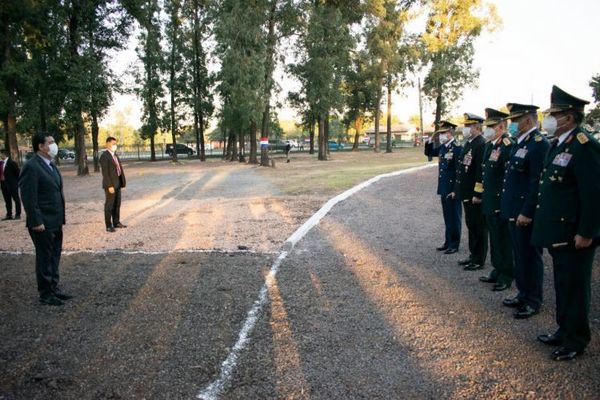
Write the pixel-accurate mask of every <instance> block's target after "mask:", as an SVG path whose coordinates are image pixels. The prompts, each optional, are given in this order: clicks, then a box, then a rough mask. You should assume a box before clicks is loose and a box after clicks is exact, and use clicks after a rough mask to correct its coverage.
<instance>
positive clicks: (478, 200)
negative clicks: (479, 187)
mask: <svg viewBox="0 0 600 400" xmlns="http://www.w3.org/2000/svg"><path fill="white" fill-rule="evenodd" d="M471 201H472V202H473V204H481V199H480V198H479V197H475V196H473V198H472V199H471Z"/></svg>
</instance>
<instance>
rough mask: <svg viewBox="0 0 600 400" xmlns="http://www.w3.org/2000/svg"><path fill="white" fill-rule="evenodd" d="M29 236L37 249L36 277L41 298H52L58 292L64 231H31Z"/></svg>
mask: <svg viewBox="0 0 600 400" xmlns="http://www.w3.org/2000/svg"><path fill="white" fill-rule="evenodd" d="M29 236H31V240H32V241H33V246H34V247H35V276H36V279H37V286H38V292H39V294H40V297H47V296H50V295H51V294H52V293H54V292H56V291H57V287H58V281H59V278H60V277H59V273H58V265H59V263H60V254H61V252H62V242H63V232H62V229H59V230H55V231H49V230H45V231H44V232H34V231H32V230H31V229H29Z"/></svg>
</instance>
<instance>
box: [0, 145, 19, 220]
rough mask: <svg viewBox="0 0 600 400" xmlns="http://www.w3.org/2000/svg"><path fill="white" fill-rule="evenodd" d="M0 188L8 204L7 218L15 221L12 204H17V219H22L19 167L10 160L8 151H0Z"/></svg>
mask: <svg viewBox="0 0 600 400" xmlns="http://www.w3.org/2000/svg"><path fill="white" fill-rule="evenodd" d="M0 186H1V187H2V196H3V197H4V203H6V217H4V218H3V219H2V220H3V221H6V220H10V219H13V215H12V203H13V201H14V202H15V217H14V218H15V219H21V198H20V197H19V165H18V164H17V163H16V162H14V161H13V160H11V159H10V153H9V152H8V150H5V149H2V150H0Z"/></svg>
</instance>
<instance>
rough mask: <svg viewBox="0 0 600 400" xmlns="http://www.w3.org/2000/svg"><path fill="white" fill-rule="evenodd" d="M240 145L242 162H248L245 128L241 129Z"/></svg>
mask: <svg viewBox="0 0 600 400" xmlns="http://www.w3.org/2000/svg"><path fill="white" fill-rule="evenodd" d="M239 141H240V143H239V146H240V162H244V163H245V162H246V143H245V142H246V135H245V134H244V130H243V129H240V133H239Z"/></svg>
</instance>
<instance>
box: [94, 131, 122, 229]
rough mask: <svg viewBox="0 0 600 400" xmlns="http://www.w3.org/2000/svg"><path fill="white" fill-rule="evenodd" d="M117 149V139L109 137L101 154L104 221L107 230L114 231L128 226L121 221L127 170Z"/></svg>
mask: <svg viewBox="0 0 600 400" xmlns="http://www.w3.org/2000/svg"><path fill="white" fill-rule="evenodd" d="M116 151H117V139H115V138H114V137H112V136H109V137H107V138H106V150H105V151H104V152H103V153H102V155H101V156H100V166H101V167H102V188H103V189H104V194H105V195H106V199H105V202H104V223H105V224H106V231H107V232H114V231H115V228H127V225H123V224H122V223H121V189H122V188H124V187H125V172H124V171H123V166H122V165H121V160H119V157H118V156H117V154H116Z"/></svg>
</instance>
